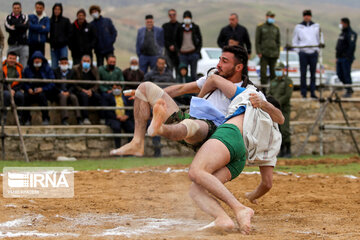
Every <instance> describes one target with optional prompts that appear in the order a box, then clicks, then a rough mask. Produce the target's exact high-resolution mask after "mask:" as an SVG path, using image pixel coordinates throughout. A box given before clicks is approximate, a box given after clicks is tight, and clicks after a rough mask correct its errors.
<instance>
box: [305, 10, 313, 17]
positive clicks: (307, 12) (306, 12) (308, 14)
mask: <svg viewBox="0 0 360 240" xmlns="http://www.w3.org/2000/svg"><path fill="white" fill-rule="evenodd" d="M303 16H312V14H311V10H310V9H306V10H304V11H303Z"/></svg>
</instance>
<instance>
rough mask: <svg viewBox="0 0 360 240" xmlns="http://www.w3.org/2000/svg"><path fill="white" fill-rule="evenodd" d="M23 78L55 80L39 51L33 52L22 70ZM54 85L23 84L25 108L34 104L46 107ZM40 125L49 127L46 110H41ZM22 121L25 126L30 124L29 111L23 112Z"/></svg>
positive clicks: (39, 83)
mask: <svg viewBox="0 0 360 240" xmlns="http://www.w3.org/2000/svg"><path fill="white" fill-rule="evenodd" d="M24 78H30V79H33V78H37V79H55V76H54V72H53V70H52V69H51V67H50V66H49V63H48V61H47V60H46V58H45V57H44V55H43V54H42V53H41V52H40V51H35V52H34V54H33V55H32V56H31V58H30V61H29V65H28V66H27V67H26V68H25V70H24ZM54 86H55V85H54V83H41V82H31V83H26V82H25V83H24V84H23V89H24V92H25V106H31V105H32V104H34V103H36V104H39V105H40V106H45V107H46V106H48V98H49V97H52V93H53V88H54ZM41 112H42V120H43V122H42V124H43V125H49V122H50V117H49V112H48V110H42V111H41ZM23 119H24V120H23V121H24V123H25V125H30V124H31V116H30V111H24V113H23Z"/></svg>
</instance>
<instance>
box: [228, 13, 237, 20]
mask: <svg viewBox="0 0 360 240" xmlns="http://www.w3.org/2000/svg"><path fill="white" fill-rule="evenodd" d="M230 16H235V17H236V19H239V15H238V14H237V13H230Z"/></svg>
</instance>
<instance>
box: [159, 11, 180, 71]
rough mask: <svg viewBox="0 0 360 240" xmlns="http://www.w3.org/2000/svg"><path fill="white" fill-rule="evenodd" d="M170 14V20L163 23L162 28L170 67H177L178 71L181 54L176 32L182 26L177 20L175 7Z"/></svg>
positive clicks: (171, 68)
mask: <svg viewBox="0 0 360 240" xmlns="http://www.w3.org/2000/svg"><path fill="white" fill-rule="evenodd" d="M168 15H169V19H170V21H169V22H167V23H164V24H163V25H162V28H163V29H164V45H165V56H166V57H167V62H168V64H169V66H168V67H169V69H170V70H173V69H175V70H176V71H177V69H178V66H179V56H178V52H177V51H176V47H175V45H176V32H177V30H178V29H179V28H180V27H181V24H180V23H179V22H178V21H177V20H176V10H175V9H170V10H169V11H168Z"/></svg>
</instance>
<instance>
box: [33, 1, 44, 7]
mask: <svg viewBox="0 0 360 240" xmlns="http://www.w3.org/2000/svg"><path fill="white" fill-rule="evenodd" d="M36 5H41V6H43V7H45V3H44V2H43V1H37V2H36V3H35V6H36Z"/></svg>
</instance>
